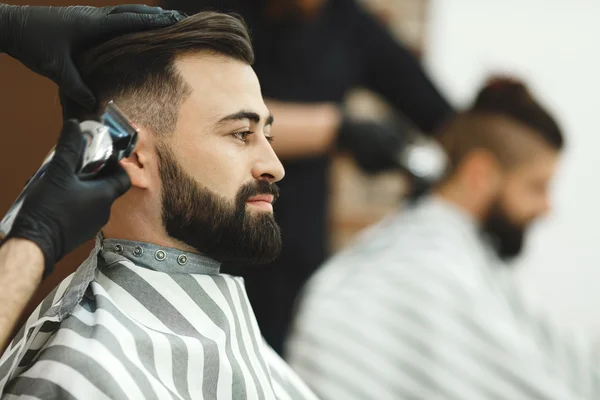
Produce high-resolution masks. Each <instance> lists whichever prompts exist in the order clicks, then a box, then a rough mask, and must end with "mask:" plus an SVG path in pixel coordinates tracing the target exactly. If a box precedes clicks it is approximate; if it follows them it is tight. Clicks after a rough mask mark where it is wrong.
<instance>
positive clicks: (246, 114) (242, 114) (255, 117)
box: [217, 111, 273, 125]
mask: <svg viewBox="0 0 600 400" xmlns="http://www.w3.org/2000/svg"><path fill="white" fill-rule="evenodd" d="M243 119H248V120H250V121H252V122H254V123H257V124H258V123H259V122H260V115H259V114H258V113H255V112H253V111H239V112H236V113H235V114H231V115H227V116H226V117H223V118H221V120H220V121H219V122H218V123H217V125H221V124H223V123H226V122H230V121H240V120H243ZM272 124H273V116H272V115H269V116H268V117H267V120H266V122H265V125H272Z"/></svg>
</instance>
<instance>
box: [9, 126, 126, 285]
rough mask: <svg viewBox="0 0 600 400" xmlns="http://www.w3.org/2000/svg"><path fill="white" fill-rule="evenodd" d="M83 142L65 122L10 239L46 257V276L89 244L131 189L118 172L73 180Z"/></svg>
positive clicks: (75, 131) (75, 128)
mask: <svg viewBox="0 0 600 400" xmlns="http://www.w3.org/2000/svg"><path fill="white" fill-rule="evenodd" d="M82 153H83V136H82V134H81V130H80V128H79V123H78V122H77V121H76V120H69V121H66V122H65V125H64V127H63V131H62V133H61V136H60V139H59V141H58V144H57V146H56V153H55V155H54V158H53V159H52V160H51V161H50V163H49V165H48V169H47V170H46V173H45V175H44V176H43V177H42V178H41V179H40V180H39V181H37V182H35V183H34V185H35V187H34V188H32V190H31V192H30V193H29V194H28V195H27V197H26V199H25V201H24V203H23V206H22V208H21V210H20V211H19V214H18V215H17V217H16V219H15V222H14V224H13V227H12V229H11V231H10V233H9V234H8V238H11V237H14V238H23V239H28V240H31V241H32V242H34V243H35V244H37V245H38V246H39V247H40V248H41V250H42V253H43V254H44V259H45V264H46V267H45V272H44V276H47V275H49V274H50V273H51V272H52V268H53V266H54V264H55V263H56V262H57V261H58V260H60V259H61V258H62V257H63V256H65V255H66V254H68V253H69V252H71V251H72V250H74V249H75V248H77V247H78V246H80V245H81V244H83V243H85V242H86V241H88V240H90V239H92V238H93V237H94V236H95V235H96V234H97V233H98V232H99V231H100V230H101V229H102V227H103V226H104V225H105V224H106V223H107V222H108V218H109V216H110V208H111V206H112V204H113V202H114V201H115V200H116V199H117V198H118V197H119V196H121V195H123V194H124V193H125V192H126V191H127V190H128V189H129V187H130V186H131V181H130V179H129V176H128V175H127V173H126V172H125V171H124V170H123V169H122V168H121V167H120V166H119V165H117V166H115V167H113V170H106V171H105V170H103V171H101V173H100V176H98V177H97V178H96V179H93V180H88V181H83V180H80V179H79V177H78V176H77V174H76V170H77V166H78V163H79V160H80V158H81V155H82Z"/></svg>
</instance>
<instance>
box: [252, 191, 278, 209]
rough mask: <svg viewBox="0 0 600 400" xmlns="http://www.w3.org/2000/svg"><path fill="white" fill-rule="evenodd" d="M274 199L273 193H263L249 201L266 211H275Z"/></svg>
mask: <svg viewBox="0 0 600 400" xmlns="http://www.w3.org/2000/svg"><path fill="white" fill-rule="evenodd" d="M273 201H275V196H273V195H272V194H261V195H258V196H252V197H250V198H249V199H248V201H247V203H248V204H250V205H252V206H255V207H257V208H262V209H263V210H265V211H271V212H273Z"/></svg>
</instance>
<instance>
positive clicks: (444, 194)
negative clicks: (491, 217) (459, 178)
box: [433, 184, 482, 221]
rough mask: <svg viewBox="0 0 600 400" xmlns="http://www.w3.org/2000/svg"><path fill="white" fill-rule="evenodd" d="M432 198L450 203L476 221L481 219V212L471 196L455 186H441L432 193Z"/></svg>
mask: <svg viewBox="0 0 600 400" xmlns="http://www.w3.org/2000/svg"><path fill="white" fill-rule="evenodd" d="M433 196H434V197H437V198H439V199H442V200H444V201H445V202H447V203H450V204H451V205H453V206H454V207H456V208H458V209H459V210H461V211H463V212H464V213H466V214H467V215H469V216H471V217H472V218H473V219H474V220H476V221H481V219H482V211H481V210H480V209H479V207H477V205H476V204H474V203H473V201H472V199H471V196H468V194H467V193H465V192H464V191H463V190H461V189H460V188H459V187H457V186H455V185H452V184H444V185H441V186H439V187H438V188H436V189H435V190H434V191H433Z"/></svg>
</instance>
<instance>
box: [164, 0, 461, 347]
mask: <svg viewBox="0 0 600 400" xmlns="http://www.w3.org/2000/svg"><path fill="white" fill-rule="evenodd" d="M359 3H361V2H359V1H357V0H161V1H160V4H162V5H163V7H165V8H172V9H176V10H181V11H184V12H186V13H188V14H192V13H195V12H198V11H205V10H207V9H215V10H219V11H234V12H236V13H240V14H241V15H242V16H243V17H244V18H245V20H246V21H247V22H248V24H249V26H250V30H251V32H252V41H253V43H254V46H255V50H256V65H255V70H256V73H257V75H258V78H259V79H260V82H261V84H262V88H263V95H264V97H265V101H266V103H267V105H268V107H269V109H270V110H271V112H273V114H275V116H276V117H277V126H276V127H275V128H274V129H276V134H277V141H276V142H275V143H274V144H273V148H274V149H275V151H276V153H277V155H278V156H279V158H280V159H281V160H282V162H283V164H284V165H285V169H286V179H285V180H284V181H283V182H282V183H281V193H282V196H281V201H279V202H278V203H277V204H276V205H275V211H276V213H275V216H276V219H277V222H278V223H279V225H280V226H281V231H282V235H283V237H284V238H285V240H284V243H283V249H282V252H281V256H280V257H279V258H278V259H277V260H275V262H273V263H269V264H268V265H261V266H259V267H258V268H248V266H247V265H243V266H241V267H232V268H231V269H230V271H232V272H233V273H235V274H241V275H242V276H244V278H245V280H246V287H247V289H248V295H249V297H250V302H251V304H252V308H253V309H254V310H255V312H256V317H257V319H258V323H259V325H260V328H261V331H262V332H263V334H264V336H265V338H266V339H267V341H268V342H269V344H270V345H271V346H273V348H274V349H275V350H276V351H277V352H279V354H282V350H283V342H284V338H285V337H286V335H287V331H288V327H289V324H290V321H291V319H292V316H293V313H294V301H295V299H296V297H297V295H298V293H299V291H300V289H301V288H302V286H303V285H304V283H305V282H306V280H307V279H308V278H309V277H310V276H311V275H312V274H313V272H315V271H316V269H317V267H319V265H321V264H322V263H323V261H325V259H326V258H327V256H328V254H329V251H330V249H329V234H330V232H329V231H330V226H329V225H330V222H329V221H330V220H331V218H330V215H329V192H330V182H329V176H330V173H329V169H330V166H331V159H332V158H331V155H332V154H333V152H334V151H335V150H342V151H345V152H348V153H349V154H350V155H351V156H352V157H353V159H354V160H355V161H356V162H357V165H358V166H359V167H360V168H361V169H362V170H363V171H366V172H368V173H377V172H380V171H383V170H385V169H394V168H398V166H399V165H398V164H399V162H398V159H399V157H398V154H399V152H400V149H401V148H402V146H403V145H405V144H406V142H407V137H406V136H407V135H406V133H407V127H406V126H404V127H399V126H397V125H396V124H394V123H387V122H383V121H356V120H355V119H353V118H352V117H351V116H349V115H348V114H347V113H346V112H345V111H344V107H343V102H344V99H345V98H346V97H347V95H348V94H349V92H350V91H351V90H352V89H354V88H356V87H358V86H361V87H364V88H367V89H370V90H372V91H373V92H375V93H376V94H378V95H380V96H381V97H382V98H384V99H385V100H387V101H388V102H389V104H390V105H391V106H392V107H393V108H394V109H395V110H397V111H398V112H399V113H401V114H403V115H404V116H406V117H407V119H408V120H409V121H410V122H412V123H414V125H415V126H416V127H417V128H418V129H419V130H421V131H422V132H425V133H426V134H433V133H435V132H436V131H437V129H438V128H439V126H441V125H442V124H443V123H444V121H446V120H447V118H448V117H449V116H450V115H452V113H453V110H452V108H451V107H450V105H449V104H448V102H447V101H446V99H445V98H444V96H443V95H442V94H441V93H440V92H439V91H438V90H437V88H436V87H435V85H434V84H433V83H432V82H431V80H430V79H429V77H428V76H427V74H426V73H425V71H424V70H423V68H422V67H421V65H420V63H419V61H418V60H417V58H416V57H415V56H414V54H412V52H411V51H410V50H409V49H408V48H407V47H406V46H405V45H403V44H402V43H401V42H400V41H398V40H396V39H395V38H394V37H393V36H392V35H391V34H390V32H388V30H387V29H385V27H384V26H382V24H381V23H379V22H378V21H377V20H376V18H374V17H373V16H372V15H370V14H369V13H368V12H366V11H365V10H363V9H362V7H361V6H360V4H359ZM388 122H389V121H388ZM226 268H228V266H226Z"/></svg>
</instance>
